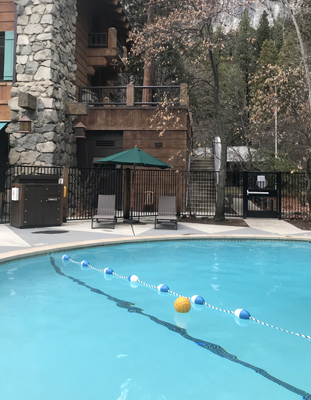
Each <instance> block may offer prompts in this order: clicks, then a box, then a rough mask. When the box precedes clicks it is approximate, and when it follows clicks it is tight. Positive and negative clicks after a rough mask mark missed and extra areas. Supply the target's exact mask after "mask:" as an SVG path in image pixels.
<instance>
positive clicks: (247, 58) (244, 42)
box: [235, 9, 256, 119]
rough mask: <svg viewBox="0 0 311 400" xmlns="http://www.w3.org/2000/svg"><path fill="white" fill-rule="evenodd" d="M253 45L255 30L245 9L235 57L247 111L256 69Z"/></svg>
mask: <svg viewBox="0 0 311 400" xmlns="http://www.w3.org/2000/svg"><path fill="white" fill-rule="evenodd" d="M254 43H255V30H254V29H253V28H252V26H251V20H250V17H249V14H248V10H247V9H245V10H244V12H243V15H242V18H241V21H240V24H239V27H238V33H237V42H236V52H235V56H236V59H237V62H238V63H239V65H240V69H241V75H242V77H243V81H244V90H245V106H246V108H247V109H248V108H249V105H250V92H251V91H250V83H251V80H252V77H253V74H254V72H255V69H256V56H255V45H254ZM247 119H248V118H247Z"/></svg>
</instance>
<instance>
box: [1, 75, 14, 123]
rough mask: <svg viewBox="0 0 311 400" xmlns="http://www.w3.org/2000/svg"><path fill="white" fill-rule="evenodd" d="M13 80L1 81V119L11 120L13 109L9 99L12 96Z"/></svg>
mask: <svg viewBox="0 0 311 400" xmlns="http://www.w3.org/2000/svg"><path fill="white" fill-rule="evenodd" d="M11 88H12V82H0V121H9V120H10V113H11V110H10V108H9V106H8V100H9V99H10V98H11Z"/></svg>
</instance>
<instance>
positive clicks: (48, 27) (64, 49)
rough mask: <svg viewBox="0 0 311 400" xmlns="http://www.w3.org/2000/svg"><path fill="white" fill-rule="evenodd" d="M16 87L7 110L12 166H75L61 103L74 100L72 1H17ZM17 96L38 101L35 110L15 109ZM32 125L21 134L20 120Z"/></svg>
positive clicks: (71, 138)
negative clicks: (9, 114) (27, 94)
mask: <svg viewBox="0 0 311 400" xmlns="http://www.w3.org/2000/svg"><path fill="white" fill-rule="evenodd" d="M15 4H16V9H17V47H16V83H14V85H13V87H12V91H11V99H10V100H9V106H10V109H11V123H10V124H9V125H8V128H7V132H9V134H10V147H11V150H10V154H9V162H10V164H23V165H43V166H44V165H46V166H51V165H67V166H74V165H76V140H75V137H74V134H73V126H74V123H75V121H74V120H73V117H71V116H66V115H65V103H66V102H72V101H74V100H75V91H76V89H75V85H74V82H75V71H76V64H75V57H74V53H75V43H76V35H75V31H76V19H77V10H76V0H16V1H15ZM19 93H29V94H31V95H32V96H35V97H36V98H37V107H36V110H26V109H24V108H20V107H19V106H18V95H19ZM24 114H26V115H27V116H28V117H29V118H30V119H32V120H33V122H32V130H31V132H30V133H22V132H19V130H20V124H19V122H18V120H19V118H20V117H21V116H22V115H24Z"/></svg>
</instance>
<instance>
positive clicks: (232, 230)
mask: <svg viewBox="0 0 311 400" xmlns="http://www.w3.org/2000/svg"><path fill="white" fill-rule="evenodd" d="M245 222H246V223H247V225H248V227H235V226H224V225H210V224H199V223H182V222H180V223H179V224H178V230H177V231H176V230H175V229H174V228H173V226H172V225H166V226H165V225H159V226H158V227H157V229H156V230H155V229H154V219H153V218H149V219H148V218H145V219H141V221H140V223H138V224H133V225H130V224H125V223H123V221H122V220H119V221H118V223H117V224H116V226H115V229H110V227H109V225H107V226H106V225H104V224H100V225H98V227H97V228H95V229H91V222H90V221H69V222H66V223H63V224H62V225H61V226H59V227H50V228H28V229H18V228H14V227H12V226H10V225H0V260H1V259H7V258H14V257H15V256H19V255H20V254H25V253H31V252H32V251H34V252H43V251H48V249H49V248H51V249H53V250H55V249H56V248H57V247H62V248H66V246H67V247H70V246H73V245H74V246H77V245H79V243H81V245H82V243H84V244H85V245H87V244H88V245H90V244H91V242H96V243H97V244H98V243H101V242H104V241H113V242H119V241H120V240H123V239H124V240H126V241H128V240H131V239H133V238H137V239H139V238H140V239H147V238H154V239H155V240H156V239H160V238H161V237H165V238H168V239H169V238H173V237H174V238H183V239H185V238H186V237H191V236H192V237H196V236H198V237H203V236H205V237H207V238H212V237H217V238H221V237H224V238H237V239H238V238H240V239H241V238H259V239H260V238H261V239H263V238H271V239H272V238H273V239H277V238H279V239H287V240H289V239H292V240H294V239H299V240H303V239H305V240H306V239H311V231H302V230H301V229H298V228H296V227H295V226H293V225H291V224H289V223H288V222H285V221H283V220H277V219H257V218H247V219H246V220H245ZM39 249H42V251H39Z"/></svg>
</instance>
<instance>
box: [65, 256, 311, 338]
mask: <svg viewBox="0 0 311 400" xmlns="http://www.w3.org/2000/svg"><path fill="white" fill-rule="evenodd" d="M62 260H63V261H71V262H73V263H74V264H78V265H80V266H81V267H82V268H85V269H88V268H90V269H93V270H94V271H98V272H103V273H104V274H107V275H113V276H116V277H117V278H121V279H127V280H128V281H130V282H133V283H134V282H136V283H140V284H142V285H143V286H146V287H149V288H152V289H156V290H158V291H159V292H162V293H171V294H172V295H174V296H176V297H185V298H186V299H188V300H190V301H191V302H192V303H193V304H196V305H204V306H207V307H209V308H212V309H214V310H217V311H222V312H225V313H228V314H234V315H235V316H236V317H237V318H240V319H244V320H252V321H254V322H257V323H258V324H261V325H264V326H268V327H269V328H273V329H276V330H278V331H282V332H285V333H290V334H292V335H295V336H300V337H303V338H305V339H311V336H309V335H303V334H301V333H296V332H292V331H289V330H287V329H283V328H278V327H277V326H274V325H270V324H267V323H266V322H263V321H260V320H259V319H256V318H254V317H252V316H251V315H250V313H249V312H248V311H247V310H244V309H242V308H239V309H237V310H235V311H230V310H224V309H222V308H219V307H216V306H213V305H211V304H208V303H206V302H205V300H204V299H203V297H201V296H199V295H194V296H192V297H187V296H182V295H180V294H178V293H175V292H173V291H172V290H170V288H169V287H168V286H167V285H164V284H160V285H158V286H154V285H150V284H148V283H145V282H143V281H141V280H140V279H139V278H138V276H136V275H129V276H122V275H119V274H117V273H115V272H114V271H113V269H112V268H110V267H108V268H104V269H99V268H95V267H93V266H92V265H90V264H89V262H88V261H86V260H83V261H81V262H78V261H74V260H72V259H71V258H70V256H69V255H68V254H64V255H63V256H62Z"/></svg>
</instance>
